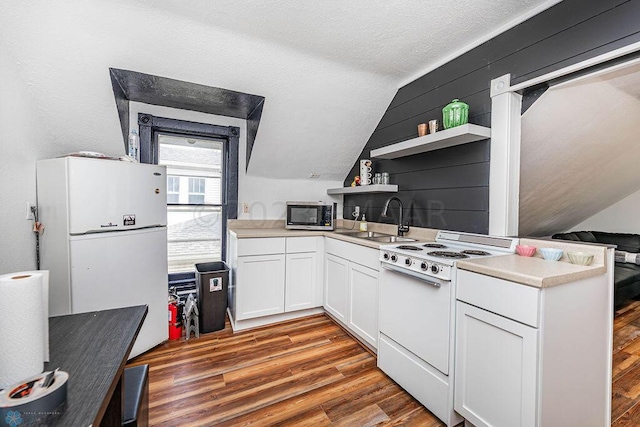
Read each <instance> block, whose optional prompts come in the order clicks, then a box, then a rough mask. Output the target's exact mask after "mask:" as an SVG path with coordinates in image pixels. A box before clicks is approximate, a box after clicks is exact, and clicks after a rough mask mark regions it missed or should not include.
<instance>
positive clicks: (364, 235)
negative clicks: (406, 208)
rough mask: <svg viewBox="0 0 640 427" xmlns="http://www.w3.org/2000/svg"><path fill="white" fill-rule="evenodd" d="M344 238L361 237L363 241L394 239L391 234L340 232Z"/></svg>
mask: <svg viewBox="0 0 640 427" xmlns="http://www.w3.org/2000/svg"><path fill="white" fill-rule="evenodd" d="M339 233H340V234H342V235H344V236H349V237H359V238H361V239H373V238H378V237H392V236H391V234H385V233H378V232H375V231H349V232H346V233H345V232H339Z"/></svg>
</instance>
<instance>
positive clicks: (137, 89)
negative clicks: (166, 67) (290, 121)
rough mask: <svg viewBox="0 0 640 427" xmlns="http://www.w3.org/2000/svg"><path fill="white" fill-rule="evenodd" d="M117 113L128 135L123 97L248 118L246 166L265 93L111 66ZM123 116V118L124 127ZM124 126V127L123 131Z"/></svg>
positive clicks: (126, 105)
mask: <svg viewBox="0 0 640 427" xmlns="http://www.w3.org/2000/svg"><path fill="white" fill-rule="evenodd" d="M109 71H110V73H111V82H112V86H113V93H114V97H115V99H116V106H117V108H118V116H119V117H120V123H121V125H122V128H123V136H124V139H125V145H126V139H127V132H128V128H129V125H128V120H129V114H128V110H129V105H128V103H124V102H122V101H123V94H124V99H127V100H129V101H135V102H142V103H145V104H152V105H161V106H164V107H172V108H179V109H182V110H192V111H199V112H202V113H208V114H215V115H218V116H227V117H235V118H239V119H245V120H247V167H248V166H249V158H250V157H251V151H252V148H253V145H254V142H255V138H256V135H257V133H258V125H259V124H260V117H261V116H262V107H263V105H264V99H265V98H264V97H263V96H259V95H251V94H248V93H244V92H236V91H233V90H228V89H223V88H218V87H212V86H205V85H201V84H197V83H191V82H185V81H182V80H175V79H170V78H167V77H159V76H154V75H151V74H144V73H139V72H136V71H129V70H120V69H117V68H110V69H109ZM123 119H126V121H127V123H126V127H125V123H124V122H123ZM125 129H126V131H125Z"/></svg>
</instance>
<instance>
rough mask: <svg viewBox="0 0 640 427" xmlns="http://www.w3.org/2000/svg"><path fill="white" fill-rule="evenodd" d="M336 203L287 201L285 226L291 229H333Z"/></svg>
mask: <svg viewBox="0 0 640 427" xmlns="http://www.w3.org/2000/svg"><path fill="white" fill-rule="evenodd" d="M336 206H337V205H336V203H324V202H287V222H286V223H285V228H289V229H291V230H333V229H334V228H335V223H336Z"/></svg>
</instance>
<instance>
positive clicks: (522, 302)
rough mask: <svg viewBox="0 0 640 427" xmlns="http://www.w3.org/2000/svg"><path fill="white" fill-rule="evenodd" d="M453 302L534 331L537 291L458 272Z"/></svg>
mask: <svg viewBox="0 0 640 427" xmlns="http://www.w3.org/2000/svg"><path fill="white" fill-rule="evenodd" d="M457 284H458V285H457V286H458V291H457V295H456V299H458V300H460V301H464V302H466V303H469V304H471V305H475V306H476V307H481V308H483V309H485V310H488V311H491V312H493V313H496V314H499V315H501V316H504V317H507V318H509V319H513V320H515V321H517V322H521V323H524V324H526V325H529V326H533V327H534V328H537V327H538V325H539V323H540V317H539V304H540V289H538V288H533V287H531V286H526V285H521V284H519V283H515V282H510V281H508V280H502V279H498V278H496V277H491V276H485V275H483V274H478V273H472V272H470V271H466V270H458V281H457Z"/></svg>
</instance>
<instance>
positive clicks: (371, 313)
mask: <svg viewBox="0 0 640 427" xmlns="http://www.w3.org/2000/svg"><path fill="white" fill-rule="evenodd" d="M326 252H327V255H326V257H325V276H324V277H325V303H324V308H325V310H326V311H327V312H328V313H329V314H331V315H332V316H333V317H334V318H335V319H336V320H338V321H339V322H341V323H342V324H343V326H345V327H346V328H347V329H349V331H351V332H352V333H354V334H355V335H356V336H358V337H359V338H360V339H362V340H363V341H364V342H366V343H367V344H369V345H371V346H372V347H373V348H377V347H378V276H379V271H378V268H379V264H380V262H379V261H378V251H377V250H375V249H372V248H366V247H363V246H359V245H355V244H352V243H346V242H342V241H339V240H333V239H327V242H326Z"/></svg>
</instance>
